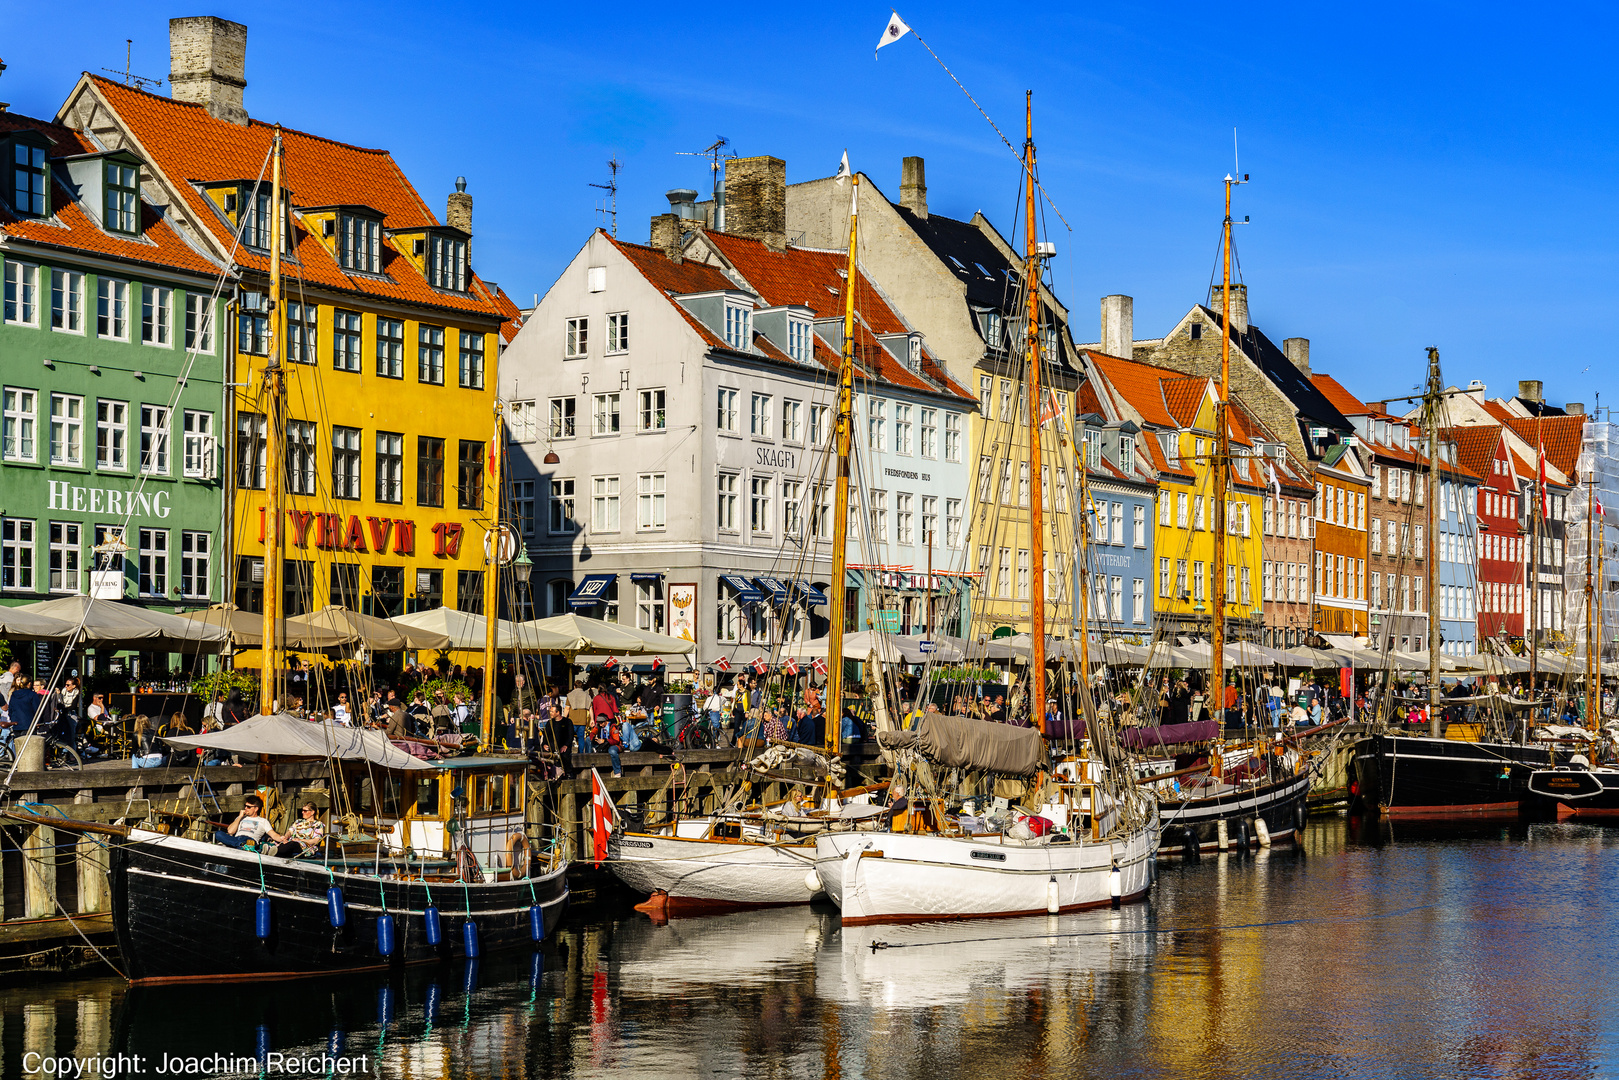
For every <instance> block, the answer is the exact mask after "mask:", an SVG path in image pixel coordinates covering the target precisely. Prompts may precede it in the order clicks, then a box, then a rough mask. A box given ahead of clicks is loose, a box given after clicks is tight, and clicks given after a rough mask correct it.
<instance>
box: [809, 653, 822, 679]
mask: <svg viewBox="0 0 1619 1080" xmlns="http://www.w3.org/2000/svg"><path fill="white" fill-rule="evenodd" d="M810 667H811V668H812V669H813V670H815V671H816V672H817V673H819V674H821V675H825V674H826V661H825V660H822V659H820V658H819V657H817V658H816V659H815V660H813V661H811V662H810Z"/></svg>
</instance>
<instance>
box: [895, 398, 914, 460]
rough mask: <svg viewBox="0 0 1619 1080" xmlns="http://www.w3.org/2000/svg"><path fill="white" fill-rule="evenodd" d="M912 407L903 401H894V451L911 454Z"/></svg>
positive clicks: (908, 455)
mask: <svg viewBox="0 0 1619 1080" xmlns="http://www.w3.org/2000/svg"><path fill="white" fill-rule="evenodd" d="M912 411H913V410H912V407H911V406H910V405H909V404H907V403H906V402H903V401H896V402H894V453H896V454H903V455H905V456H906V457H910V456H911V432H912V428H913V425H912V423H911V413H912Z"/></svg>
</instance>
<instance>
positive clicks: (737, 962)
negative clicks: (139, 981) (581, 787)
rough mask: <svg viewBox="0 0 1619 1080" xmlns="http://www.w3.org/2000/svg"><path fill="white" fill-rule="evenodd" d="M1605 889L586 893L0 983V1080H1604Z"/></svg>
mask: <svg viewBox="0 0 1619 1080" xmlns="http://www.w3.org/2000/svg"><path fill="white" fill-rule="evenodd" d="M1616 879H1619V830H1605V829H1603V828H1601V827H1593V826H1588V825H1579V824H1561V823H1560V824H1552V823H1545V824H1518V825H1507V826H1499V825H1495V826H1473V827H1468V828H1452V829H1439V828H1435V827H1427V828H1423V829H1414V828H1410V827H1406V826H1400V825H1395V826H1390V825H1389V824H1388V823H1384V822H1362V821H1348V820H1345V819H1343V818H1326V819H1319V820H1316V821H1314V822H1312V823H1311V825H1310V827H1309V829H1308V831H1307V834H1306V837H1305V843H1304V845H1303V848H1302V851H1293V850H1290V849H1281V848H1279V849H1276V850H1273V851H1262V852H1259V853H1256V854H1251V855H1247V856H1235V855H1225V856H1218V857H1207V856H1206V857H1205V858H1204V859H1203V860H1202V861H1201V862H1198V863H1192V864H1188V865H1177V864H1163V865H1161V866H1160V868H1159V877H1158V882H1157V886H1156V888H1155V890H1154V892H1153V895H1152V897H1151V899H1150V901H1149V902H1148V903H1146V904H1140V905H1135V906H1133V907H1128V908H1125V909H1123V910H1120V911H1109V910H1102V911H1094V912H1087V913H1082V914H1077V915H1068V916H1061V917H1050V918H1045V917H1041V918H1033V919H1015V920H995V921H980V922H968V923H952V924H934V925H926V926H908V927H860V928H850V929H848V930H844V929H842V928H840V927H839V925H838V919H837V913H836V911H835V910H834V909H832V908H831V907H822V906H816V907H806V908H795V909H777V910H770V911H759V912H749V913H742V914H735V915H725V916H717V917H711V918H702V919H681V920H675V921H672V922H670V923H668V924H667V925H663V926H658V925H654V924H653V923H652V922H651V921H649V920H648V919H647V918H646V916H644V915H641V914H638V913H636V912H634V911H633V910H631V909H630V908H629V907H628V904H627V903H622V904H609V905H602V906H598V907H596V908H594V909H587V908H585V907H584V906H583V905H581V906H580V907H579V908H578V909H576V910H575V911H574V912H573V913H571V914H570V916H569V919H568V920H567V922H566V923H565V925H564V927H563V928H562V930H561V931H559V932H558V933H557V934H556V935H555V936H554V940H553V941H551V942H548V943H547V944H546V947H545V948H544V950H543V951H541V952H539V953H534V954H523V955H519V956H507V957H485V958H484V959H482V960H481V961H477V962H475V963H473V964H471V965H469V964H467V963H465V962H461V961H457V962H454V963H451V964H446V965H443V966H434V967H424V968H413V969H410V970H407V971H404V972H401V973H398V974H395V975H393V976H391V977H388V976H380V975H379V976H375V977H368V976H357V977H346V978H341V979H329V980H320V981H303V982H287V983H263V984H258V985H243V984H234V985H228V986H222V987H191V986H176V987H151V988H135V989H127V988H126V987H125V986H124V984H123V983H122V982H121V981H120V980H118V979H117V978H115V977H99V976H97V977H94V978H81V979H77V980H72V981H60V982H44V981H40V982H36V983H32V984H28V985H16V986H12V987H9V988H6V989H4V990H0V1051H3V1053H0V1080H10V1078H13V1077H24V1076H44V1075H55V1074H53V1073H48V1072H47V1071H45V1070H46V1069H47V1068H48V1067H50V1066H48V1065H47V1063H48V1062H52V1061H55V1062H57V1063H60V1062H61V1061H63V1060H71V1061H75V1062H80V1063H84V1064H86V1065H88V1066H89V1067H88V1068H86V1069H85V1070H84V1072H83V1074H82V1075H85V1076H108V1075H111V1074H112V1073H113V1072H114V1071H116V1072H117V1075H122V1076H131V1075H135V1076H138V1075H151V1076H157V1075H172V1074H173V1073H172V1069H173V1068H176V1067H181V1068H183V1067H186V1066H191V1067H193V1068H195V1069H196V1070H197V1071H194V1072H189V1073H185V1075H254V1073H255V1072H256V1071H258V1067H257V1066H256V1065H255V1062H266V1063H270V1064H271V1066H272V1067H270V1068H268V1069H266V1070H265V1074H266V1075H302V1076H327V1075H344V1074H345V1073H343V1072H342V1068H340V1067H339V1065H338V1064H337V1063H338V1062H341V1063H342V1067H344V1068H348V1069H351V1070H353V1072H350V1073H347V1075H353V1074H354V1072H358V1073H359V1074H361V1075H373V1076H382V1077H390V1078H400V1080H406V1078H418V1077H595V1076H606V1075H610V1074H617V1073H626V1074H628V1075H633V1076H637V1077H641V1078H650V1077H659V1078H661V1077H671V1078H683V1077H692V1078H697V1077H773V1078H796V1077H804V1078H816V1080H822V1078H858V1077H873V1078H878V1077H880V1078H889V1077H920V1078H926V1080H947V1078H954V1077H964V1078H965V1077H972V1078H979V1077H996V1076H1016V1077H1020V1078H1021V1077H1028V1078H1035V1077H1053V1078H1057V1077H1063V1078H1067V1077H1075V1076H1098V1077H1110V1078H1125V1077H1140V1078H1154V1080H1156V1078H1164V1080H1168V1078H1175V1080H1184V1078H1191V1077H1208V1078H1224V1077H1261V1076H1263V1077H1388V1078H1391V1080H1393V1078H1399V1080H1410V1078H1427V1077H1433V1078H1447V1080H1448V1078H1454V1077H1513V1078H1517V1077H1522V1078H1534V1080H1557V1078H1575V1077H1607V1076H1619V980H1616V979H1615V978H1614V975H1615V972H1616V971H1619V945H1616V936H1615V934H1614V932H1613V928H1614V925H1615V916H1616V914H1619V911H1616V909H1619V888H1616V885H1615V882H1616ZM873 946H877V947H876V948H873ZM276 1055H279V1056H276ZM136 1056H138V1057H139V1058H140V1059H141V1061H140V1063H139V1066H138V1067H136V1066H135V1062H134V1059H135V1057H136ZM95 1058H102V1059H104V1060H102V1061H100V1062H97V1061H93V1060H90V1059H95ZM323 1063H324V1064H323ZM98 1065H99V1066H102V1067H100V1068H98V1067H97V1066H98ZM165 1065H167V1066H169V1067H170V1069H171V1071H170V1072H167V1073H164V1072H159V1070H160V1069H162V1068H164V1067H165ZM56 1067H57V1068H58V1070H59V1071H60V1065H59V1064H58V1065H57V1066H56Z"/></svg>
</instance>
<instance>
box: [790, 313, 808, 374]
mask: <svg viewBox="0 0 1619 1080" xmlns="http://www.w3.org/2000/svg"><path fill="white" fill-rule="evenodd" d="M813 335H814V330H813V329H812V324H811V323H810V321H809V320H808V319H788V320H787V355H788V356H790V357H792V358H793V359H794V360H797V361H798V362H799V363H800V364H807V363H809V362H810V355H811V351H812V349H813V348H814V346H813V345H812V344H811V338H812V337H813Z"/></svg>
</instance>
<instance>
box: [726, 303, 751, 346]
mask: <svg viewBox="0 0 1619 1080" xmlns="http://www.w3.org/2000/svg"><path fill="white" fill-rule="evenodd" d="M752 324H753V312H751V311H749V310H748V309H747V308H745V307H743V306H741V305H740V304H726V305H725V344H727V345H729V346H730V347H731V348H733V349H737V350H739V351H744V352H745V351H747V349H748V347H749V346H750V345H752V344H753V325H752Z"/></svg>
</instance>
